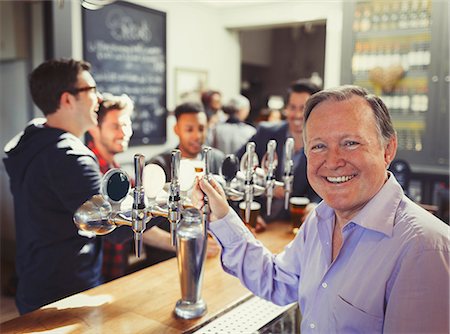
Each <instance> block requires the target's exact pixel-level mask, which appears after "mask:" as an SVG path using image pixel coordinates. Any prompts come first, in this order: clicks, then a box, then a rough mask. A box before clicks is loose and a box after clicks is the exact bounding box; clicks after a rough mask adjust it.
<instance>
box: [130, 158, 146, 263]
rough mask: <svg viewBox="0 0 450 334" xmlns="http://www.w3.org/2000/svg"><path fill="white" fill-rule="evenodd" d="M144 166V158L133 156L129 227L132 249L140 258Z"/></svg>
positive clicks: (143, 220)
mask: <svg viewBox="0 0 450 334" xmlns="http://www.w3.org/2000/svg"><path fill="white" fill-rule="evenodd" d="M144 165H145V157H144V156H143V155H142V154H136V155H135V156H134V173H135V180H136V184H135V187H134V192H133V209H132V213H131V217H132V219H131V221H132V223H131V227H132V229H133V232H134V247H135V252H136V257H140V256H141V252H142V240H143V235H142V233H143V232H144V231H145V226H146V218H147V212H146V208H145V200H144V198H145V192H144V185H143V181H142V177H143V171H144Z"/></svg>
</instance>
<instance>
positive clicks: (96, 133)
mask: <svg viewBox="0 0 450 334" xmlns="http://www.w3.org/2000/svg"><path fill="white" fill-rule="evenodd" d="M88 132H89V134H90V135H91V137H92V139H93V140H94V141H96V140H97V139H98V138H100V129H99V127H98V126H93V127H92V128H90V129H89V130H88Z"/></svg>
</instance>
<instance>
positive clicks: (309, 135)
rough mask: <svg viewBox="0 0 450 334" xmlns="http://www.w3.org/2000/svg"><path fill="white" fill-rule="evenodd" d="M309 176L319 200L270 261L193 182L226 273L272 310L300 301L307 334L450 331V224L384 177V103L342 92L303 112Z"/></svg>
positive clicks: (212, 190) (387, 152)
mask: <svg viewBox="0 0 450 334" xmlns="http://www.w3.org/2000/svg"><path fill="white" fill-rule="evenodd" d="M303 136H304V140H305V152H306V155H307V157H308V168H307V171H308V178H309V180H310V182H311V185H312V186H313V188H314V189H315V190H316V191H317V193H318V194H319V195H320V196H321V197H322V198H323V201H322V202H321V203H320V204H319V205H318V206H317V207H316V208H315V209H314V211H313V212H312V213H311V214H310V215H309V217H308V218H307V219H306V221H305V223H304V224H303V225H302V226H301V228H300V231H299V233H298V235H297V236H296V237H295V239H294V240H293V241H292V242H291V243H290V244H289V245H288V246H286V248H285V249H284V251H283V252H282V253H280V254H278V255H274V254H271V253H270V252H269V251H268V250H267V249H266V248H264V247H263V246H262V245H261V244H260V243H259V242H258V241H257V240H256V239H255V237H254V236H253V235H252V234H251V233H250V232H248V230H247V229H246V227H245V226H244V224H243V223H242V222H241V220H240V219H239V217H238V216H237V215H236V214H235V213H234V211H233V210H231V209H230V208H229V207H228V205H227V202H226V200H225V198H224V194H223V191H222V190H221V188H220V187H219V186H217V184H216V183H215V182H214V181H211V184H209V183H208V182H207V181H206V180H205V179H203V180H201V181H198V182H197V185H196V192H195V198H196V199H197V202H196V205H197V206H198V207H200V206H201V205H202V196H203V195H202V193H201V191H200V189H199V187H200V188H201V190H203V192H204V193H205V194H206V195H207V196H208V199H209V205H210V208H211V223H210V225H209V228H210V231H211V232H212V233H213V234H214V235H215V237H216V238H217V239H218V241H219V243H220V244H221V245H222V247H223V250H222V257H221V259H222V264H223V266H224V268H225V271H227V272H228V273H230V274H232V275H234V276H236V277H238V278H239V279H240V280H241V282H242V283H243V284H244V285H245V286H246V287H247V288H249V289H250V290H251V291H252V292H253V293H254V294H256V295H258V296H261V297H263V298H265V299H268V300H270V301H272V302H274V303H276V304H280V305H284V304H289V303H292V302H298V304H299V306H300V310H301V313H302V323H301V332H302V333H312V332H318V333H351V332H353V333H355V332H358V333H382V332H383V333H449V277H450V272H449V267H450V263H449V257H450V242H449V235H450V228H449V227H448V226H447V225H445V224H444V223H443V222H442V221H441V220H439V219H438V218H436V217H435V216H433V215H432V214H430V213H429V212H427V211H425V210H424V209H422V208H421V207H420V206H418V205H417V204H415V203H413V202H412V201H411V200H410V199H408V198H407V197H406V196H405V195H404V193H403V190H402V188H401V187H400V185H399V184H398V182H397V180H396V179H395V177H394V175H393V174H392V173H390V172H388V171H387V168H388V167H389V164H390V163H391V162H392V160H393V159H394V156H395V154H396V149H397V138H396V134H395V130H394V128H393V126H392V122H391V118H390V115H389V112H388V110H387V108H386V106H385V105H384V103H383V102H382V101H381V99H380V98H378V97H376V96H374V95H372V94H369V92H368V91H366V90H365V89H363V88H359V87H356V86H343V87H339V88H336V89H329V90H325V91H322V92H319V93H317V94H315V95H313V96H312V97H311V98H310V99H309V100H308V102H307V105H306V108H305V125H304V134H303Z"/></svg>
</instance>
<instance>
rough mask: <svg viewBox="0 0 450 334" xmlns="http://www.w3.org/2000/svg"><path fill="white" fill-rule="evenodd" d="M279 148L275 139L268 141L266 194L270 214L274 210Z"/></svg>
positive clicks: (268, 213)
mask: <svg viewBox="0 0 450 334" xmlns="http://www.w3.org/2000/svg"><path fill="white" fill-rule="evenodd" d="M276 148H277V142H276V141H275V140H273V139H272V140H269V142H268V143H267V161H266V167H267V175H266V196H267V215H268V216H270V214H271V212H272V200H273V191H274V188H275V181H276V180H275V168H276V161H275V154H276V153H275V150H276Z"/></svg>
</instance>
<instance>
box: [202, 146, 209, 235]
mask: <svg viewBox="0 0 450 334" xmlns="http://www.w3.org/2000/svg"><path fill="white" fill-rule="evenodd" d="M210 154H211V147H204V148H203V160H204V163H205V177H206V179H207V180H208V181H209V180H210V177H211V172H210V167H209V162H210ZM203 201H204V206H203V212H202V214H203V217H202V218H203V223H204V224H205V231H207V226H208V224H207V223H208V217H209V202H208V196H206V195H205V196H204V198H203Z"/></svg>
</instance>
